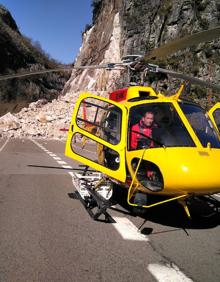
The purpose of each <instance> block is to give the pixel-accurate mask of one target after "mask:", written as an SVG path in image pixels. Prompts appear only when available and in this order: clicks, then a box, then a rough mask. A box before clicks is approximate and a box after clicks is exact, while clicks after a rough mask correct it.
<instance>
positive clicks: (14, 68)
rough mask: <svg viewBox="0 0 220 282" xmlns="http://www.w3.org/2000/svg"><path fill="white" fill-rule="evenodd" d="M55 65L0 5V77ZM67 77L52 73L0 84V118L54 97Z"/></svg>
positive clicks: (56, 64) (63, 74) (66, 75)
mask: <svg viewBox="0 0 220 282" xmlns="http://www.w3.org/2000/svg"><path fill="white" fill-rule="evenodd" d="M35 45H37V44H35ZM57 66H60V64H58V63H57V62H55V61H54V60H51V59H50V58H49V56H48V55H47V54H45V52H44V51H43V50H42V49H41V47H40V46H33V44H32V41H31V40H30V39H28V38H27V37H24V36H23V35H22V34H21V33H20V31H19V29H18V27H17V24H16V22H15V20H14V19H13V18H12V16H11V14H10V12H9V11H8V10H7V9H6V8H5V7H3V6H2V5H0V74H1V75H2V74H12V73H17V72H22V71H24V70H32V71H34V70H41V69H48V68H55V67H57ZM68 77H69V75H68V74H66V73H52V74H45V75H40V76H36V77H29V78H25V79H12V80H7V81H0V102H1V106H0V115H1V114H3V113H5V112H7V111H18V110H19V109H20V108H21V107H23V106H24V105H27V104H28V103H30V102H32V101H36V100H38V99H40V98H46V99H47V100H52V99H53V98H56V97H57V96H58V94H59V93H60V92H61V90H62V89H63V86H64V84H65V82H66V80H67V79H68Z"/></svg>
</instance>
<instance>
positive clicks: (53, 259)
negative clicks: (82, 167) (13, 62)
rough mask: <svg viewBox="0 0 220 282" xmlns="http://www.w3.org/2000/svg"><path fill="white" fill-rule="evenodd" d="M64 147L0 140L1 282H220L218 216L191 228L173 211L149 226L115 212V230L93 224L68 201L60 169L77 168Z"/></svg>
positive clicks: (170, 207)
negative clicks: (67, 156)
mask: <svg viewBox="0 0 220 282" xmlns="http://www.w3.org/2000/svg"><path fill="white" fill-rule="evenodd" d="M64 146H65V144H64V142H61V141H44V140H36V141H35V142H33V141H32V140H14V139H12V140H6V139H0V281H1V282H14V281H16V282H18V281H28V282H31V281H36V282H37V281H45V282H48V281H51V282H53V281H62V282H63V281H65V282H67V281H76V282H81V281H82V282H85V281H91V282H92V281H111V282H112V281H124V282H128V281H136V282H138V281H172V282H176V281H209V282H211V281H213V282H217V281H220V236H219V235H220V227H219V225H220V217H219V215H214V216H212V217H210V218H204V219H197V220H195V221H194V222H193V223H190V222H189V221H188V219H186V217H185V214H184V212H183V210H182V208H181V207H180V206H179V205H178V204H174V203H172V204H171V203H170V204H167V205H164V206H163V207H160V208H154V209H151V211H149V213H148V217H147V218H146V217H145V218H141V217H135V216H132V215H131V214H130V213H129V212H128V210H126V209H124V208H123V207H122V206H120V205H117V206H116V207H113V208H112V209H109V210H108V212H109V214H110V215H111V216H112V218H113V219H114V220H115V223H104V222H97V221H93V220H92V219H91V218H90V216H89V215H88V213H87V212H86V210H85V208H84V207H83V205H82V204H81V202H80V201H79V200H77V199H73V198H72V197H71V196H72V194H73V192H74V191H75V188H74V187H73V184H72V179H71V176H70V174H69V172H71V171H72V169H71V168H70V167H69V168H65V167H66V165H67V164H68V165H69V166H71V167H77V165H78V164H77V163H74V162H73V160H70V159H68V158H66V157H65V156H64V154H63V152H64ZM47 150H48V151H49V152H48V151H47ZM52 153H53V154H52ZM64 162H65V163H67V164H65V163H64ZM216 199H219V200H220V198H219V197H218V196H217V197H216ZM205 207H206V205H205ZM199 209H201V210H202V209H203V207H201V205H200V206H199ZM204 210H205V208H204Z"/></svg>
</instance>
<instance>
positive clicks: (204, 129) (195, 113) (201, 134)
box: [179, 103, 220, 148]
mask: <svg viewBox="0 0 220 282" xmlns="http://www.w3.org/2000/svg"><path fill="white" fill-rule="evenodd" d="M179 105H180V107H181V109H182V111H183V112H184V114H185V116H186V118H187V119H188V121H189V123H190V125H191V126H192V128H193V130H194V132H195V133H196V135H197V137H198V138H199V141H200V142H201V144H202V146H203V147H207V144H208V143H210V145H211V147H212V148H220V141H219V138H218V135H217V133H216V131H215V130H214V128H213V125H212V123H211V121H210V119H209V117H208V116H207V114H205V112H204V111H203V109H202V108H200V107H199V106H197V105H193V104H187V103H180V104H179Z"/></svg>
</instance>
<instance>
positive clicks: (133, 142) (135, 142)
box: [130, 126, 138, 150]
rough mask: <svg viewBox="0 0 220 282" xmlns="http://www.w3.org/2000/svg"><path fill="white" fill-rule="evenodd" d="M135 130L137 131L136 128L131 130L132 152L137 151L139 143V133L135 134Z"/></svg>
mask: <svg viewBox="0 0 220 282" xmlns="http://www.w3.org/2000/svg"><path fill="white" fill-rule="evenodd" d="M133 130H134V131H135V130H137V128H136V127H135V126H132V128H131V141H130V148H131V149H132V150H134V149H137V143H138V138H137V133H136V132H133Z"/></svg>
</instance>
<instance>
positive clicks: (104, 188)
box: [72, 166, 114, 223]
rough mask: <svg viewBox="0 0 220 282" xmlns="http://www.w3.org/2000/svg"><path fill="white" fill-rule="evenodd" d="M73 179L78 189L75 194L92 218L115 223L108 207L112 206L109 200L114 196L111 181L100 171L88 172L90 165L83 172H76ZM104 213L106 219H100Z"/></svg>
mask: <svg viewBox="0 0 220 282" xmlns="http://www.w3.org/2000/svg"><path fill="white" fill-rule="evenodd" d="M72 180H73V184H74V186H75V188H76V190H77V191H76V192H75V195H76V196H77V198H78V199H79V200H80V201H81V203H82V204H83V206H84V207H85V209H86V211H87V212H88V214H89V215H90V216H91V218H92V219H94V220H97V221H104V222H108V223H110V222H111V223H113V222H114V220H113V219H112V217H111V216H110V215H109V214H108V212H107V209H108V208H110V207H111V206H112V203H111V202H110V200H109V199H110V198H111V196H112V187H111V185H110V182H108V181H107V180H106V179H104V178H103V176H102V174H101V173H99V172H92V173H91V172H88V166H85V169H84V170H83V171H82V173H77V172H75V173H74V175H73V178H72ZM102 215H104V220H102V219H100V217H101V216H102Z"/></svg>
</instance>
